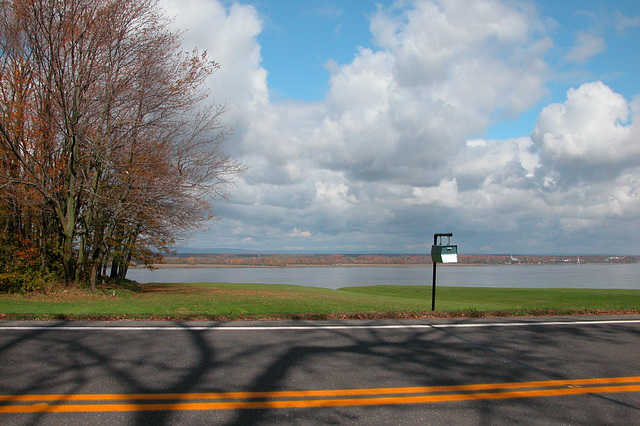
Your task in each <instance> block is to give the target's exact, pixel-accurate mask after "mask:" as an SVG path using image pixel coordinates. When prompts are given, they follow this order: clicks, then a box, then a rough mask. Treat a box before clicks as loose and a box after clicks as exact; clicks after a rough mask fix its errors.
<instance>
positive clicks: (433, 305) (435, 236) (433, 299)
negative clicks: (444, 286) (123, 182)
mask: <svg viewBox="0 0 640 426" xmlns="http://www.w3.org/2000/svg"><path fill="white" fill-rule="evenodd" d="M442 237H448V238H449V239H451V237H453V234H452V233H451V232H448V233H446V234H433V245H434V246H435V245H437V244H438V238H440V239H441V240H440V242H442ZM431 310H432V311H435V310H436V262H433V284H432V287H431Z"/></svg>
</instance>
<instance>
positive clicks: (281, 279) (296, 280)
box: [127, 263, 640, 289]
mask: <svg viewBox="0 0 640 426" xmlns="http://www.w3.org/2000/svg"><path fill="white" fill-rule="evenodd" d="M432 276H433V270H432V267H431V266H350V267H344V266H343V267H340V266H336V267H313V266H310V267H288V268H252V267H246V268H244V267H240V268H211V267H204V268H160V269H157V270H155V271H149V270H147V269H142V268H132V269H129V273H128V274H127V278H129V279H131V280H135V281H137V282H139V283H141V284H143V283H196V282H219V283H262V284H294V285H302V286H309V287H322V288H330V289H337V288H342V287H359V286H370V285H431V282H432ZM436 282H437V285H438V286H461V287H510V288H601V289H606V288H618V289H640V264H638V263H632V264H622V265H606V264H605V265H602V264H570V265H487V266H484V265H483V266H475V265H446V266H445V265H438V267H437V269H436Z"/></svg>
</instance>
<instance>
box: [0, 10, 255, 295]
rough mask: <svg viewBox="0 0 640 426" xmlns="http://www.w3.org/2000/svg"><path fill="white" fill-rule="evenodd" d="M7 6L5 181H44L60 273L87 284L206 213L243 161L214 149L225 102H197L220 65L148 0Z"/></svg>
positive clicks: (1, 124)
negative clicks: (184, 41)
mask: <svg viewBox="0 0 640 426" xmlns="http://www.w3.org/2000/svg"><path fill="white" fill-rule="evenodd" d="M2 7H3V11H4V13H3V16H2V21H1V22H0V81H1V82H2V89H1V92H0V96H1V101H2V104H1V106H0V146H1V147H2V157H0V158H2V161H3V163H2V176H3V181H2V182H3V183H0V184H2V185H5V186H11V187H20V188H32V189H33V190H34V191H36V192H37V193H38V194H39V197H40V198H41V199H42V204H43V205H46V206H47V207H48V208H49V210H50V213H52V214H51V215H50V217H49V219H51V220H55V222H56V224H57V228H58V234H59V235H58V237H59V250H60V253H61V262H62V265H63V272H64V278H65V279H66V281H67V282H71V281H73V280H76V281H79V280H84V279H87V278H88V279H89V280H90V282H91V284H92V287H94V288H95V283H96V280H97V278H98V276H99V275H100V274H101V272H102V271H103V269H104V266H105V264H106V262H107V261H109V260H110V258H111V260H112V261H113V262H115V263H114V264H115V265H116V269H120V271H117V273H116V274H115V275H120V276H121V275H122V274H121V271H124V272H125V273H126V266H125V265H124V264H123V263H122V260H123V259H128V258H129V259H130V256H132V255H133V254H134V253H135V252H136V250H138V251H139V252H146V253H149V252H150V251H151V250H152V249H162V248H166V247H167V246H169V245H170V244H172V243H173V241H174V239H175V238H176V237H177V236H180V235H181V232H184V231H187V230H189V229H193V228H194V227H195V226H198V224H201V223H203V222H204V221H206V219H207V218H208V217H209V216H208V211H209V207H210V206H209V204H208V202H207V201H209V200H212V199H215V198H216V197H222V198H225V197H226V196H227V192H226V188H227V187H228V185H229V184H230V183H232V181H233V179H234V177H235V176H236V175H237V174H238V173H241V172H242V171H243V170H244V167H243V166H242V165H241V164H240V163H238V162H236V161H234V160H232V159H231V158H229V157H228V156H227V155H226V154H224V152H223V151H222V147H221V143H222V142H223V141H224V139H225V136H226V135H227V129H226V127H225V126H224V125H223V123H222V120H221V118H222V114H223V113H224V108H222V107H220V106H215V105H214V106H211V105H207V104H205V100H206V98H207V93H206V92H205V91H204V90H203V84H204V81H205V79H206V77H208V76H209V75H210V74H211V73H213V72H214V71H215V70H216V69H217V67H218V65H217V64H216V63H215V62H212V61H210V60H209V59H208V57H207V55H206V54H204V53H203V54H200V53H198V52H196V51H194V52H190V53H185V52H182V51H181V48H180V35H179V34H178V33H176V32H173V31H171V30H169V28H168V21H167V20H166V18H165V17H163V15H162V14H161V13H160V10H159V8H158V5H157V3H156V0H100V1H95V0H12V1H6V2H4V3H2ZM150 235H153V236H154V237H153V238H150V237H149V236H150ZM141 236H142V238H140V237H141ZM145 245H146V246H145Z"/></svg>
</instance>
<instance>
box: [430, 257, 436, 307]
mask: <svg viewBox="0 0 640 426" xmlns="http://www.w3.org/2000/svg"><path fill="white" fill-rule="evenodd" d="M431 310H432V311H435V310H436V262H433V286H432V287H431Z"/></svg>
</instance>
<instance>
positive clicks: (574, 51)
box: [566, 31, 607, 62]
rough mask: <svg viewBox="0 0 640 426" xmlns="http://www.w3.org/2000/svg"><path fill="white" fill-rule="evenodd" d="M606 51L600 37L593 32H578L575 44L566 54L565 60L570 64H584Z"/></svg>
mask: <svg viewBox="0 0 640 426" xmlns="http://www.w3.org/2000/svg"><path fill="white" fill-rule="evenodd" d="M605 50H607V45H606V43H605V41H604V38H602V36H601V35H599V34H595V33H593V32H587V31H578V32H577V33H576V38H575V44H574V46H573V47H572V48H571V50H570V51H569V53H567V55H566V58H567V59H568V60H569V61H572V62H584V61H586V60H588V59H591V58H592V57H594V56H596V55H598V54H600V53H602V52H604V51H605Z"/></svg>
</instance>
